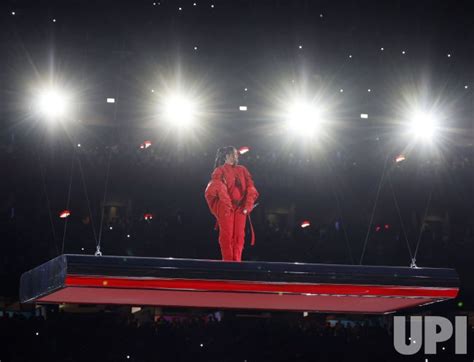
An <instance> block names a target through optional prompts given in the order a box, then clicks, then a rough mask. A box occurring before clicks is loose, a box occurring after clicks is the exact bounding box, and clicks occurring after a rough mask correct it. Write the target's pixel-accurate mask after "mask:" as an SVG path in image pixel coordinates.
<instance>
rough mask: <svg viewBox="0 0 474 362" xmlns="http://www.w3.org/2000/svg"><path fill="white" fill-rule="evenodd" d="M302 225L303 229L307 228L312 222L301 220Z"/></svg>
mask: <svg viewBox="0 0 474 362" xmlns="http://www.w3.org/2000/svg"><path fill="white" fill-rule="evenodd" d="M300 226H301V228H302V229H304V228H307V227H308V226H311V222H310V221H309V220H304V221H302V222H301V224H300Z"/></svg>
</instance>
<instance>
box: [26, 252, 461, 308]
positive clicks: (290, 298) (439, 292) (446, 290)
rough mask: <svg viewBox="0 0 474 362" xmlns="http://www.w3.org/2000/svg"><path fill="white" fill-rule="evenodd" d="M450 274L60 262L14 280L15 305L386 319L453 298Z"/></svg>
mask: <svg viewBox="0 0 474 362" xmlns="http://www.w3.org/2000/svg"><path fill="white" fill-rule="evenodd" d="M458 292H459V278H458V276H457V274H456V272H455V271H454V270H453V269H438V268H436V269H435V268H403V267H381V266H353V265H330V264H303V263H267V262H242V263H236V262H222V261H216V260H194V259H173V258H141V257H123V256H100V257H96V256H84V255H61V256H58V257H57V258H55V259H53V260H51V261H49V262H47V263H45V264H43V265H41V266H39V267H37V268H35V269H32V270H30V271H28V272H26V273H24V274H23V275H22V277H21V282H20V301H21V302H22V303H43V304H57V303H77V304H119V305H131V306H146V305H151V306H182V307H207V308H232V309H262V310H286V311H313V312H331V313H333V312H338V313H377V314H385V313H392V312H395V311H397V310H400V309H404V308H409V307H415V306H421V305H426V304H431V303H435V302H441V301H446V300H449V299H453V298H455V297H456V296H457V294H458Z"/></svg>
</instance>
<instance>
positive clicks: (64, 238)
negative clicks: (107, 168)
mask: <svg viewBox="0 0 474 362" xmlns="http://www.w3.org/2000/svg"><path fill="white" fill-rule="evenodd" d="M75 157H76V151H75V150H74V153H73V155H72V161H71V175H70V177H69V190H68V193H67V202H66V210H69V203H70V201H71V190H72V176H73V171H74V158H75ZM67 221H68V218H67V217H66V220H65V221H64V232H63V244H62V248H61V254H64V242H65V240H66V230H67Z"/></svg>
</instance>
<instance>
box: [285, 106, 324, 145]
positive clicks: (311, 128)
mask: <svg viewBox="0 0 474 362" xmlns="http://www.w3.org/2000/svg"><path fill="white" fill-rule="evenodd" d="M321 116H322V114H321V110H320V109H319V108H318V107H316V106H315V105H313V104H311V103H307V102H294V103H293V104H292V105H291V106H290V107H289V108H288V113H287V117H286V121H287V127H288V129H289V130H291V131H292V132H294V133H297V134H299V135H302V136H307V137H311V136H313V135H314V134H315V133H316V132H317V130H318V129H319V128H320V125H321Z"/></svg>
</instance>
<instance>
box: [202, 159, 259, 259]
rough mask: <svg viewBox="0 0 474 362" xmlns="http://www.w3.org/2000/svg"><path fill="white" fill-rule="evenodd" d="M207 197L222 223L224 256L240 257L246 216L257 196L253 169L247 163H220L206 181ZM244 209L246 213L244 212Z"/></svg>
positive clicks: (221, 233)
mask: <svg viewBox="0 0 474 362" xmlns="http://www.w3.org/2000/svg"><path fill="white" fill-rule="evenodd" d="M205 197H206V201H207V204H208V205H209V209H210V210H211V213H212V214H213V215H214V216H215V217H216V219H217V223H218V226H219V245H220V247H221V254H222V260H226V261H229V260H233V261H241V260H242V251H243V249H244V241H245V220H246V218H247V215H249V214H250V212H251V211H252V208H253V206H254V202H255V200H256V199H257V197H258V191H257V189H256V188H255V185H254V183H253V180H252V176H251V175H250V172H249V171H248V170H247V169H246V168H245V167H244V166H240V165H236V166H232V165H230V164H227V163H226V164H224V165H223V166H219V167H217V168H216V169H215V170H214V172H213V173H212V176H211V181H210V182H209V184H208V185H207V188H206V191H205ZM245 209H246V210H247V215H246V214H244V213H243V211H244V210H245ZM252 234H253V233H252ZM253 244H254V237H253V235H252V245H253Z"/></svg>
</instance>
